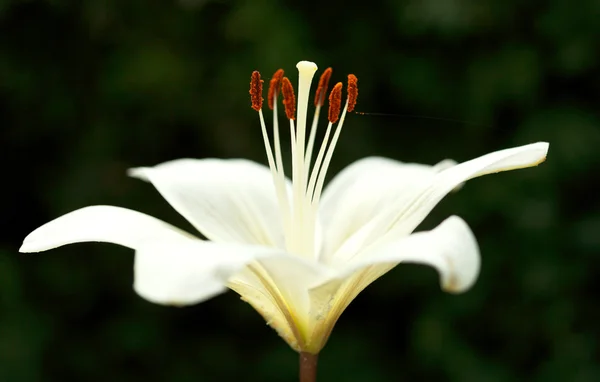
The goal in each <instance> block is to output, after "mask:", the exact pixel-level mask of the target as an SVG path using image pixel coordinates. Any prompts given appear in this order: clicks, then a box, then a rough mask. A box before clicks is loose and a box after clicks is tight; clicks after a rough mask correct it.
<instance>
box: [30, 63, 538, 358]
mask: <svg viewBox="0 0 600 382" xmlns="http://www.w3.org/2000/svg"><path fill="white" fill-rule="evenodd" d="M297 68H298V71H299V84H298V97H297V98H298V102H297V104H296V102H295V96H294V90H293V88H292V85H291V83H290V81H289V80H288V79H287V78H286V77H283V71H281V70H280V71H278V72H277V73H276V74H275V76H274V77H273V79H272V80H271V83H270V89H269V99H268V101H269V106H270V107H271V108H272V109H273V110H274V113H273V115H274V117H273V130H272V132H271V133H272V138H270V137H269V132H268V130H267V127H266V124H265V121H264V117H263V113H262V101H263V100H262V83H263V81H262V80H261V79H260V74H259V73H258V72H254V73H253V75H252V82H251V89H250V94H251V97H252V107H253V108H254V109H255V110H256V111H258V113H259V117H260V123H261V127H262V133H263V136H264V143H265V148H266V151H267V159H268V163H269V167H265V166H262V165H260V164H256V163H253V162H250V161H248V160H244V159H232V160H221V159H201V160H195V159H180V160H174V161H170V162H166V163H163V164H160V165H157V166H155V167H144V168H136V169H132V170H131V172H130V175H132V176H134V177H137V178H140V179H143V180H145V181H148V182H150V183H152V184H153V185H154V186H155V187H156V188H157V189H158V191H159V192H160V193H161V194H162V196H163V197H164V198H165V199H166V200H167V201H168V202H169V203H170V204H171V205H172V206H173V207H174V208H175V209H176V210H177V211H178V212H179V213H180V214H181V215H183V216H184V217H185V218H186V219H187V220H189V221H190V223H191V224H192V225H193V226H194V227H195V228H196V229H198V231H200V232H201V233H202V234H203V235H205V236H206V237H207V238H208V239H209V240H208V241H205V240H201V239H199V238H197V237H194V236H193V235H191V234H188V233H186V232H183V231H181V230H179V229H177V228H175V227H173V226H171V225H169V224H167V223H164V222H162V221H159V220H157V219H155V218H153V217H150V216H148V215H145V214H142V213H139V212H136V211H132V210H128V209H124V208H119V207H112V206H91V207H86V208H82V209H80V210H77V211H74V212H71V213H68V214H66V215H64V216H62V217H59V218H58V219H56V220H53V221H51V222H49V223H47V224H45V225H43V226H42V227H40V228H38V229H36V230H35V231H33V232H32V233H31V234H30V235H29V236H27V237H26V238H25V241H24V243H23V246H22V247H21V249H20V251H21V252H40V251H45V250H48V249H52V248H56V247H59V246H62V245H65V244H70V243H76V242H89V241H98V242H110V243H115V244H119V245H123V246H126V247H129V248H132V249H134V250H135V266H134V280H135V281H134V289H135V291H136V292H137V293H138V294H139V295H140V296H142V297H143V298H145V299H147V300H149V301H151V302H154V303H159V304H171V305H189V304H196V303H199V302H202V301H205V300H207V299H209V298H212V297H213V296H215V295H218V294H220V293H222V292H224V291H226V290H227V289H232V290H234V291H235V292H237V293H238V294H239V295H240V296H241V298H242V299H243V300H244V301H246V302H248V303H249V304H250V305H252V307H254V308H255V309H256V310H257V311H258V312H259V313H260V314H261V315H262V316H263V317H264V318H265V320H266V321H267V323H268V324H269V325H271V326H272V327H273V328H274V329H275V330H276V331H277V332H278V333H279V334H280V335H281V337H282V338H283V339H284V340H285V341H286V342H287V343H288V344H289V345H290V346H291V347H292V348H293V349H294V350H296V351H298V352H302V353H310V354H317V353H318V352H319V351H320V350H321V349H322V348H323V346H324V345H325V343H326V341H327V339H328V338H329V335H330V333H331V330H332V328H333V326H334V324H335V323H336V321H337V319H338V318H339V317H340V315H341V314H342V312H343V311H344V309H345V308H346V307H347V306H348V304H350V302H351V301H352V300H353V299H354V298H355V297H356V296H357V295H358V293H360V292H361V291H362V290H363V289H364V288H365V287H367V286H368V285H369V284H371V283H372V282H373V281H374V280H376V279H377V278H379V277H381V276H382V275H383V274H385V273H386V272H388V271H389V270H390V269H392V268H393V267H394V266H396V265H397V264H399V263H403V262H405V263H419V264H425V265H429V266H432V267H434V268H435V269H436V270H437V271H438V272H439V275H440V280H441V286H442V288H443V289H444V290H446V291H448V292H452V293H459V292H463V291H465V290H467V289H468V288H470V287H471V286H472V285H473V283H474V282H475V280H476V278H477V276H478V273H479V266H480V256H479V249H478V246H477V242H476V240H475V237H474V236H473V233H472V232H471V230H470V229H469V227H468V226H467V224H466V223H465V222H464V221H463V220H462V219H461V218H459V217H457V216H452V217H450V218H448V219H446V220H445V221H444V222H442V223H441V224H440V225H439V226H437V227H436V228H435V229H433V230H431V231H425V232H418V233H413V231H414V230H415V228H416V227H417V226H418V225H419V224H420V223H421V222H422V221H423V219H424V218H425V217H426V216H427V214H428V213H429V212H430V211H431V210H432V209H433V208H434V207H435V205H436V204H437V203H438V202H439V201H440V200H441V199H442V198H443V197H444V196H445V195H446V194H448V193H449V192H450V191H451V190H453V189H455V188H456V187H457V186H459V185H460V184H462V183H463V182H465V181H466V180H469V179H472V178H475V177H478V176H481V175H485V174H490V173H496V172H500V171H507V170H514V169H519V168H525V167H530V166H535V165H537V164H539V163H541V162H542V161H544V159H545V158H546V153H547V151H548V143H545V142H539V143H534V144H530V145H526V146H521V147H516V148H511V149H507V150H501V151H497V152H494V153H491V154H487V155H484V156H482V157H479V158H477V159H473V160H470V161H467V162H464V163H462V164H456V163H455V162H453V161H450V160H445V161H442V162H440V163H439V164H437V165H435V166H427V165H421V164H412V163H401V162H397V161H394V160H391V159H385V158H376V157H372V158H366V159H362V160H359V161H357V162H355V163H353V164H351V165H350V166H349V167H347V168H346V169H345V170H343V171H342V172H341V173H340V174H338V175H337V176H336V177H335V178H334V179H333V180H332V181H331V182H330V183H329V185H328V187H326V188H325V189H324V190H323V185H324V182H325V176H326V173H327V169H328V167H329V164H330V161H331V158H332V154H333V151H334V149H335V146H336V143H337V141H338V138H339V136H340V132H341V130H342V125H343V123H344V120H345V117H346V113H347V112H348V111H352V110H353V108H354V104H355V103H356V97H357V94H358V90H357V86H356V85H357V79H356V77H355V76H354V75H350V76H348V91H347V93H348V95H347V99H346V102H345V106H344V107H343V111H342V113H341V117H339V119H338V116H339V112H340V110H341V109H342V107H341V105H342V97H341V91H342V84H341V83H338V84H337V85H336V86H335V87H334V88H333V90H332V92H331V94H330V97H329V100H330V104H329V113H328V114H329V115H328V119H329V124H328V126H327V128H326V130H325V134H324V140H323V142H322V143H321V145H320V147H319V148H318V150H316V149H315V150H313V148H314V147H315V137H316V135H315V132H316V130H317V123H318V119H319V114H320V110H321V107H322V105H323V103H324V98H325V93H326V92H327V84H328V81H329V78H330V76H331V69H328V70H326V71H325V72H324V74H323V76H322V77H321V80H320V82H319V85H318V89H317V95H316V98H315V105H316V110H315V115H314V119H313V122H312V127H311V129H310V130H308V129H307V112H308V103H309V92H310V85H311V81H312V78H313V75H314V74H315V72H316V70H317V66H316V65H315V64H314V63H312V62H307V61H302V62H299V63H298V65H297ZM280 89H281V92H282V93H283V98H284V101H283V102H284V105H285V112H286V115H287V118H288V121H289V129H290V132H291V137H292V138H291V157H292V158H291V160H292V176H291V180H289V179H288V178H286V176H285V174H284V164H283V159H282V154H281V146H280V138H279V125H278V119H277V102H276V101H277V96H278V93H279V92H280ZM296 105H297V113H296ZM307 132H309V133H310V134H309V136H308V137H307ZM313 151H314V152H315V153H316V156H314V158H313Z"/></svg>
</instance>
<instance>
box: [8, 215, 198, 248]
mask: <svg viewBox="0 0 600 382" xmlns="http://www.w3.org/2000/svg"><path fill="white" fill-rule="evenodd" d="M191 237H193V236H192V235H190V234H188V233H186V232H184V231H182V230H180V229H178V228H176V227H173V226H172V225H170V224H167V223H165V222H163V221H161V220H158V219H156V218H153V217H152V216H149V215H146V214H143V213H141V212H137V211H133V210H129V209H126V208H121V207H114V206H90V207H85V208H81V209H79V210H76V211H73V212H70V213H68V214H66V215H63V216H61V217H59V218H57V219H54V220H52V221H51V222H49V223H46V224H44V225H43V226H41V227H39V228H38V229H36V230H35V231H33V232H32V233H30V234H29V235H28V236H27V237H26V238H25V240H24V241H23V245H22V246H21V248H20V249H19V251H20V252H41V251H46V250H49V249H52V248H56V247H60V246H62V245H66V244H72V243H80V242H89V241H98V242H107V243H114V244H119V245H123V246H125V247H129V248H133V249H137V248H140V247H142V246H145V245H147V244H149V243H156V242H159V241H161V240H169V241H173V240H181V239H188V238H191Z"/></svg>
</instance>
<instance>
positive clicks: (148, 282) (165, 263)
mask: <svg viewBox="0 0 600 382" xmlns="http://www.w3.org/2000/svg"><path fill="white" fill-rule="evenodd" d="M270 255H273V252H272V250H271V249H269V248H265V247H258V246H245V245H235V244H233V245H229V244H220V243H212V242H208V241H202V240H191V239H190V240H185V241H183V240H178V241H174V242H169V241H165V242H161V243H156V244H153V245H149V246H147V247H145V248H142V249H139V250H138V251H137V252H136V255H135V265H134V273H135V274H134V278H135V281H134V289H135V291H136V292H137V293H138V294H139V295H140V296H142V297H143V298H145V299H146V300H148V301H151V302H154V303H157V304H166V305H179V306H181V305H190V304H196V303H199V302H202V301H205V300H207V299H209V298H211V297H214V296H215V295H217V294H220V293H223V292H225V291H226V290H227V284H228V282H229V281H230V280H231V279H232V278H233V277H234V276H235V275H236V274H237V273H239V272H241V271H242V269H244V267H246V265H247V264H249V263H250V262H252V261H254V260H255V259H256V258H258V257H261V256H270Z"/></svg>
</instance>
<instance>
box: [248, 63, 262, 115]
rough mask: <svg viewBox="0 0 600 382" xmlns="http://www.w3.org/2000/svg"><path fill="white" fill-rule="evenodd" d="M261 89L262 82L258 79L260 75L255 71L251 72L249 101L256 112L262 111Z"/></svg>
mask: <svg viewBox="0 0 600 382" xmlns="http://www.w3.org/2000/svg"><path fill="white" fill-rule="evenodd" d="M262 88H263V80H261V79H260V73H259V72H258V71H257V70H255V71H253V72H252V78H251V80H250V100H251V101H252V108H253V109H254V110H256V111H260V109H262V103H263V97H262Z"/></svg>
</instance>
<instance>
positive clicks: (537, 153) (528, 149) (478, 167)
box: [389, 142, 549, 235]
mask: <svg viewBox="0 0 600 382" xmlns="http://www.w3.org/2000/svg"><path fill="white" fill-rule="evenodd" d="M548 147H549V144H548V143H547V142H538V143H533V144H530V145H525V146H520V147H514V148H510V149H506V150H500V151H496V152H493V153H490V154H487V155H483V156H481V157H479V158H476V159H472V160H470V161H467V162H464V163H461V164H458V165H456V166H453V167H450V168H448V169H446V170H444V171H442V172H440V173H439V174H438V175H437V176H435V177H434V179H433V181H432V182H430V183H429V184H427V185H425V187H423V188H422V189H421V190H420V194H419V195H418V196H417V197H415V198H414V199H413V200H412V201H411V202H410V203H408V204H396V205H397V206H398V207H397V208H394V209H393V210H392V211H394V210H395V211H399V213H398V212H396V214H395V216H394V218H393V220H392V221H391V224H390V225H389V230H390V231H393V235H403V234H404V235H407V234H409V233H411V232H412V231H413V230H414V229H415V228H417V226H418V225H419V224H421V222H422V221H423V219H425V217H426V216H427V215H428V214H429V212H431V210H432V209H433V208H434V207H435V206H436V205H437V204H438V203H439V202H440V200H442V199H443V198H444V196H446V195H447V194H448V193H449V192H450V191H452V189H454V188H455V187H456V186H458V185H460V184H461V183H464V182H466V181H467V180H469V179H473V178H476V177H479V176H482V175H487V174H493V173H498V172H502V171H510V170H517V169H521V168H527V167H533V166H537V165H538V164H540V163H542V162H543V161H544V160H546V155H547V153H548Z"/></svg>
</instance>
